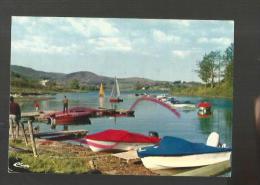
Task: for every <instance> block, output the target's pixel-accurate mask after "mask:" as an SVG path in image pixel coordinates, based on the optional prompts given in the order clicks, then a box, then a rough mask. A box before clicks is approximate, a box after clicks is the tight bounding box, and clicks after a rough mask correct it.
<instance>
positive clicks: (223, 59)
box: [196, 43, 234, 88]
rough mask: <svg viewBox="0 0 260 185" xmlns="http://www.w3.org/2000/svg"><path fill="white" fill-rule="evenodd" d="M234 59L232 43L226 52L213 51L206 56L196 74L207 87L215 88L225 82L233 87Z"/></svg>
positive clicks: (199, 63)
mask: <svg viewBox="0 0 260 185" xmlns="http://www.w3.org/2000/svg"><path fill="white" fill-rule="evenodd" d="M233 59H234V44H233V43H231V44H230V46H228V47H227V48H226V49H225V51H224V52H221V51H211V52H209V53H207V54H205V55H204V56H203V58H202V60H201V61H199V62H198V70H196V72H197V73H198V75H199V78H200V79H201V80H202V81H203V82H204V83H205V86H206V87H211V88H213V87H215V86H216V85H217V84H218V85H220V84H221V83H223V82H224V83H226V84H227V85H229V86H231V85H232V83H233Z"/></svg>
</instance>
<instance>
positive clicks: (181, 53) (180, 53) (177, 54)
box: [172, 50, 192, 58]
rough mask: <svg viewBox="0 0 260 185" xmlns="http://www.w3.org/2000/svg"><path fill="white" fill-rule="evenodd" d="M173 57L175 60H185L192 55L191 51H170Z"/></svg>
mask: <svg viewBox="0 0 260 185" xmlns="http://www.w3.org/2000/svg"><path fill="white" fill-rule="evenodd" d="M172 54H173V56H175V57H177V58H185V57H188V56H190V55H191V54H192V52H191V51H188V50H173V51H172Z"/></svg>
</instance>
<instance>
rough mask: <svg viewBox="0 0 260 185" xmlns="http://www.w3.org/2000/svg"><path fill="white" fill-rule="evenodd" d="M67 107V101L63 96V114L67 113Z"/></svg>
mask: <svg viewBox="0 0 260 185" xmlns="http://www.w3.org/2000/svg"><path fill="white" fill-rule="evenodd" d="M68 107H69V100H68V98H67V97H66V96H64V99H63V113H65V112H66V113H68Z"/></svg>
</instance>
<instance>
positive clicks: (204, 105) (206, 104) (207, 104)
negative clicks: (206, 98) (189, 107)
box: [198, 102, 212, 108]
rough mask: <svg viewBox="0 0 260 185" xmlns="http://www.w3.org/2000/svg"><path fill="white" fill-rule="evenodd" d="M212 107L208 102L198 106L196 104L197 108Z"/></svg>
mask: <svg viewBox="0 0 260 185" xmlns="http://www.w3.org/2000/svg"><path fill="white" fill-rule="evenodd" d="M211 106H212V105H211V103H209V102H200V103H199V104H198V107H205V108H207V107H211Z"/></svg>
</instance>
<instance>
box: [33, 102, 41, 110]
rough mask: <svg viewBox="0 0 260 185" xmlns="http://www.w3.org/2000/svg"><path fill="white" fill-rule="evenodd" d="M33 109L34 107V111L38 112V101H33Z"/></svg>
mask: <svg viewBox="0 0 260 185" xmlns="http://www.w3.org/2000/svg"><path fill="white" fill-rule="evenodd" d="M34 107H35V111H36V112H38V111H39V109H40V104H39V102H38V101H35V103H34Z"/></svg>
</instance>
